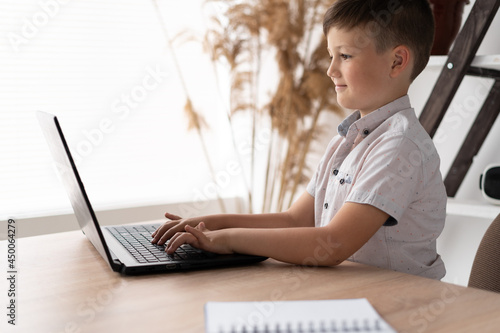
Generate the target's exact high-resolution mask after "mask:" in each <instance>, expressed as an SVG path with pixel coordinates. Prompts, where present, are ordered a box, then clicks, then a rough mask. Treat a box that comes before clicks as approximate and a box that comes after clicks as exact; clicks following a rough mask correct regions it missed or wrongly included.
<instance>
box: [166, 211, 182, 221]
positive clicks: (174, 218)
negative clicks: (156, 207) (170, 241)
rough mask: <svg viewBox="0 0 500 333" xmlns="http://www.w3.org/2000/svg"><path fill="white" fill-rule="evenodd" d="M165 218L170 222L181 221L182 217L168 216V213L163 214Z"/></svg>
mask: <svg viewBox="0 0 500 333" xmlns="http://www.w3.org/2000/svg"><path fill="white" fill-rule="evenodd" d="M165 217H166V218H167V219H170V220H182V217H180V216H178V215H174V214H170V213H169V212H166V213H165Z"/></svg>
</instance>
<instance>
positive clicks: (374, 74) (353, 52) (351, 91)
mask: <svg viewBox="0 0 500 333" xmlns="http://www.w3.org/2000/svg"><path fill="white" fill-rule="evenodd" d="M327 43H328V53H329V54H330V58H331V63H330V66H329V68H328V71H327V74H328V76H329V77H330V78H331V79H332V81H333V83H334V84H335V90H336V92H337V102H338V103H339V104H340V105H341V106H342V107H344V108H347V109H359V110H360V112H361V116H364V115H366V114H368V113H370V112H371V111H374V110H376V109H378V108H379V107H381V106H383V105H385V104H387V103H389V102H391V101H393V100H394V99H395V98H398V97H401V96H403V95H404V94H405V93H404V92H402V91H400V89H398V88H397V87H396V86H395V85H394V83H395V82H394V80H393V79H394V77H393V75H392V69H393V68H394V63H395V57H394V53H393V50H392V49H391V48H389V49H388V50H386V51H383V52H377V49H376V47H375V43H374V41H373V39H372V38H368V37H367V36H366V34H364V32H363V30H362V29H359V28H355V29H351V30H346V29H337V28H336V27H331V28H330V30H329V31H328V35H327Z"/></svg>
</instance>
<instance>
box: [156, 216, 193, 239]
mask: <svg viewBox="0 0 500 333" xmlns="http://www.w3.org/2000/svg"><path fill="white" fill-rule="evenodd" d="M165 217H166V218H167V219H169V220H170V221H167V222H165V223H163V224H162V225H161V226H160V227H159V228H158V229H156V230H155V231H154V232H153V233H152V234H151V237H153V239H152V240H151V243H153V244H158V245H163V244H165V242H166V241H167V240H169V239H170V238H171V237H172V236H173V235H175V234H176V233H178V232H184V231H185V227H186V226H187V225H191V226H193V227H194V226H196V225H197V224H198V223H199V222H198V221H195V220H189V219H183V218H182V217H180V216H177V215H174V214H170V213H165Z"/></svg>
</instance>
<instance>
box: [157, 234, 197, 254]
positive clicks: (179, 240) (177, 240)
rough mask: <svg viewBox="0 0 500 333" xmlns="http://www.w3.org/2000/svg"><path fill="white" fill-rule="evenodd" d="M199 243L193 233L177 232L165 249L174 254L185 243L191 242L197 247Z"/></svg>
mask: <svg viewBox="0 0 500 333" xmlns="http://www.w3.org/2000/svg"><path fill="white" fill-rule="evenodd" d="M197 243H198V240H197V239H196V237H195V236H193V235H192V234H190V233H186V232H177V233H176V234H174V235H173V236H172V238H171V239H170V242H169V243H168V246H167V248H166V249H165V251H166V252H167V253H168V254H172V253H174V252H175V250H177V249H178V248H179V247H180V246H181V245H183V244H190V245H192V246H194V247H196V245H197Z"/></svg>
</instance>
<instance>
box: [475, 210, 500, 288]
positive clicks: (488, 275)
mask: <svg viewBox="0 0 500 333" xmlns="http://www.w3.org/2000/svg"><path fill="white" fill-rule="evenodd" d="M469 287H475V288H479V289H485V290H490V291H495V292H497V293H500V214H499V215H498V216H497V217H496V218H495V219H494V220H493V222H492V223H491V225H490V226H489V227H488V229H487V230H486V232H485V233H484V236H483V239H482V240H481V243H480V244H479V248H478V249H477V253H476V257H475V258H474V262H473V264H472V270H471V273H470V277H469Z"/></svg>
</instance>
